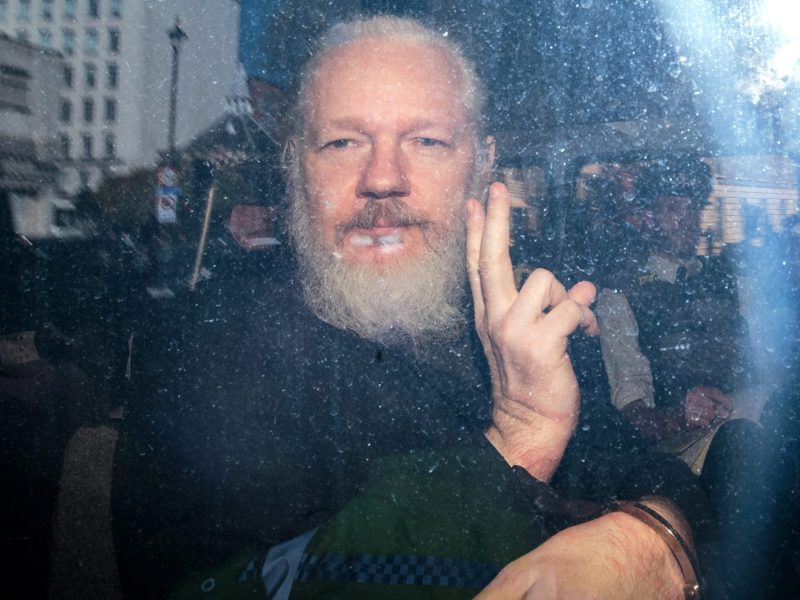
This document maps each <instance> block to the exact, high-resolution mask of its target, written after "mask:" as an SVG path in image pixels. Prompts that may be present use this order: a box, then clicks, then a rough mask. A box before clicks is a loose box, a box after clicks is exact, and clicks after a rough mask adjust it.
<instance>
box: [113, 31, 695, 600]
mask: <svg viewBox="0 0 800 600" xmlns="http://www.w3.org/2000/svg"><path fill="white" fill-rule="evenodd" d="M298 98H299V100H298V102H297V109H296V113H295V120H296V127H295V135H294V136H293V137H292V139H291V141H290V145H289V161H288V162H289V165H288V170H289V184H290V185H289V192H290V196H291V198H290V202H291V215H290V230H291V237H292V243H293V247H294V249H295V253H296V255H297V263H298V264H297V276H296V279H293V280H292V281H291V282H290V284H289V285H286V286H281V285H276V284H274V283H271V282H269V281H261V282H253V283H252V285H251V286H248V287H247V289H241V290H219V291H218V292H217V293H216V294H215V293H214V292H208V294H207V297H206V298H205V301H204V302H203V304H202V306H203V308H202V309H201V311H200V315H198V323H199V325H198V327H197V328H196V331H194V332H193V334H192V337H191V338H190V340H188V341H187V342H186V343H185V344H184V345H183V347H182V349H181V353H180V355H179V357H178V360H180V361H181V363H180V364H181V368H180V369H179V377H178V381H177V383H175V384H174V385H170V386H168V387H165V391H164V393H163V394H161V395H160V396H159V397H158V398H156V399H155V401H154V402H152V403H150V404H143V405H141V406H138V407H136V408H135V409H132V410H131V411H130V412H129V414H127V415H126V422H125V431H123V435H122V436H121V440H120V448H119V451H118V455H117V462H116V469H117V470H116V473H115V490H114V495H113V508H114V518H115V528H116V529H115V530H116V540H117V542H118V548H119V556H120V566H121V570H122V576H123V584H124V587H125V589H126V591H127V592H128V593H129V594H137V595H138V596H141V597H149V596H159V595H161V594H163V592H164V590H166V589H169V588H170V587H171V586H172V585H174V583H175V582H176V581H178V580H181V579H182V578H183V577H184V576H185V575H186V573H188V572H189V571H191V570H197V569H202V568H203V567H205V566H206V565H209V564H214V563H215V562H218V561H220V560H221V559H224V558H225V557H226V556H228V555H230V554H232V553H234V552H236V551H238V550H240V549H241V548H242V547H244V546H251V547H262V548H263V547H266V546H268V545H270V544H272V543H275V542H281V541H284V540H286V539H289V538H291V537H293V536H296V535H298V534H300V533H303V532H304V531H306V530H308V529H309V528H311V527H314V526H317V525H319V524H320V523H323V522H324V521H325V520H326V519H329V518H330V517H331V516H333V515H335V514H336V513H337V512H338V511H339V510H340V509H341V508H342V507H343V506H344V505H346V504H347V503H348V501H350V500H351V499H352V498H354V497H355V496H357V495H358V494H359V492H361V491H363V489H364V482H365V480H366V479H367V478H368V477H369V472H370V469H371V468H372V467H373V466H374V465H377V464H380V463H381V461H383V460H384V459H387V458H391V457H395V456H402V455H407V454H409V453H434V455H435V454H436V453H439V452H442V453H450V452H453V451H456V452H457V453H458V456H459V460H458V465H459V466H458V468H460V469H465V470H466V472H467V473H472V474H473V475H474V476H478V477H481V478H486V480H487V481H488V480H489V478H491V480H492V481H499V482H502V485H500V487H499V488H498V487H496V486H494V485H489V484H487V485H486V488H487V489H483V490H481V493H487V494H489V495H490V496H491V495H493V494H494V495H496V496H497V497H496V498H494V497H492V501H493V502H495V503H496V505H497V510H498V514H503V511H504V508H503V507H504V506H505V505H506V503H512V498H510V497H507V496H510V495H513V496H514V497H515V498H516V499H517V500H519V498H521V497H524V496H525V493H526V492H525V490H524V489H522V488H524V487H525V486H524V485H521V484H520V483H519V482H518V479H519V477H520V471H521V472H522V473H523V474H524V475H525V477H528V478H529V479H530V480H531V481H534V482H536V484H537V485H538V486H542V485H545V484H548V483H550V484H551V485H552V487H553V489H554V490H556V491H564V492H567V493H569V494H570V495H572V496H573V497H580V498H586V499H589V500H593V501H595V502H605V501H608V500H611V499H618V498H625V499H628V500H631V501H637V499H638V498H640V497H642V496H645V495H647V496H651V495H653V494H658V495H666V496H671V497H672V498H673V499H674V500H678V501H679V502H680V501H682V500H686V499H687V498H688V499H690V500H692V499H694V498H695V496H694V494H695V490H694V488H693V484H692V482H691V478H690V476H689V475H688V474H687V472H686V471H685V470H684V469H683V468H682V466H681V465H679V464H677V463H675V462H670V461H669V459H666V458H665V459H664V461H663V462H659V461H658V460H656V459H652V458H649V459H647V462H648V469H647V470H646V471H643V470H642V469H641V468H640V465H637V463H635V461H633V460H632V458H633V457H632V456H631V455H630V454H627V455H624V456H623V455H621V454H619V453H617V454H616V455H614V451H613V450H614V449H613V448H610V447H609V448H603V449H598V451H597V452H596V453H595V452H594V451H592V454H591V456H589V460H587V459H586V458H585V456H582V457H581V458H579V459H576V460H569V459H568V458H566V457H565V451H566V448H567V444H568V443H570V441H571V440H572V438H573V433H574V432H575V430H576V427H577V424H578V417H579V412H580V411H579V393H578V384H577V381H576V378H575V375H574V373H573V371H572V366H571V364H570V360H569V358H568V356H567V354H566V349H567V342H568V337H569V336H570V335H571V334H572V332H573V331H574V330H575V329H576V328H578V327H582V328H584V329H586V330H587V331H589V332H591V331H592V330H593V329H595V328H596V323H595V321H594V317H593V315H592V313H591V311H590V310H589V309H588V305H589V304H590V303H591V301H592V299H593V294H594V288H593V286H591V284H587V283H583V284H579V285H578V286H576V287H575V288H573V289H572V290H571V291H570V292H569V293H568V292H567V291H566V290H565V289H564V288H563V286H561V284H559V283H558V282H557V281H556V280H555V278H554V277H553V276H552V275H551V274H550V273H547V272H545V271H538V272H536V273H534V274H533V276H532V277H531V278H530V279H529V280H528V282H527V283H526V284H525V285H524V287H523V288H522V289H521V290H520V291H517V289H516V288H515V286H514V282H513V274H512V269H511V262H510V259H509V256H508V228H509V210H510V208H509V197H508V192H507V191H506V189H505V188H504V187H503V186H502V185H500V184H494V185H492V187H491V188H490V191H489V198H488V209H487V211H486V212H485V213H484V208H483V207H482V205H481V203H480V202H479V201H478V200H476V199H475V198H480V197H482V194H481V189H482V186H483V185H485V182H486V181H487V179H488V174H489V171H490V169H491V165H492V162H493V154H494V148H493V141H492V139H491V138H490V137H487V136H486V135H485V133H484V132H483V130H482V122H481V116H482V111H483V92H482V90H481V87H480V83H479V81H478V79H477V76H476V75H475V73H474V69H473V67H472V65H471V64H470V63H469V62H468V61H467V60H466V59H465V58H464V57H463V55H462V53H461V51H460V50H459V49H458V48H457V47H456V46H455V45H454V44H453V43H452V42H451V41H449V40H448V39H447V38H445V37H444V36H441V35H438V34H436V33H434V32H433V31H431V30H428V29H426V28H424V27H422V26H420V25H419V24H418V23H416V22H414V21H411V20H406V19H396V18H389V17H378V18H373V19H369V20H363V21H357V22H354V23H350V24H343V25H340V26H336V27H334V28H333V29H332V30H331V31H330V32H329V33H328V34H327V35H326V36H325V37H324V38H323V39H322V40H321V42H320V45H319V48H318V50H317V52H316V53H315V54H314V56H313V57H312V59H311V60H310V62H309V63H308V65H307V67H306V69H305V70H304V72H303V73H302V74H301V77H300V88H299V94H298ZM465 264H466V265H468V269H467V271H468V274H469V277H468V279H469V284H470V290H471V301H470V299H469V298H468V297H467V296H468V294H467V293H466V291H465V287H466V286H465V283H466V282H465V277H464V265H465ZM298 285H299V289H298ZM470 304H471V305H472V312H473V315H474V323H475V329H476V330H477V334H478V338H479V340H480V341H475V340H474V338H473V337H472V336H471V334H470V333H471V332H470V330H471V326H470V322H471V320H470V318H469V317H468V315H469V311H470V309H469V305H470ZM481 350H482V352H481ZM585 450H586V449H585V448H584V451H585ZM512 466H513V467H514V469H512V468H511V467H512ZM559 469H560V470H559ZM478 486H479V487H480V484H478ZM545 487H546V486H545ZM506 488H507V489H508V490H512V492H509V494H504V493H501V492H500V489H506ZM537 489H538V488H537ZM456 500H458V501H464V502H467V500H468V499H467V498H457V499H456ZM515 503H516V500H515ZM532 505H535V502H533V503H532ZM682 506H683V505H682ZM515 510H516V509H515ZM529 510H532V512H531V519H541V518H542V515H541V514H539V513H538V510H539V509H531V508H530V507H529ZM653 512H654V513H657V516H656V517H653V516H652V514H651V513H653ZM659 519H661V520H663V521H664V523H667V525H664V524H663V523H660V521H659ZM677 531H681V532H682V537H683V542H682V543H676V542H674V540H675V535H674V534H675V533H676V532H677ZM454 533H455V532H454ZM553 534H554V535H553ZM670 536H672V537H670ZM679 537H680V536H679ZM690 538H691V532H690V531H689V530H688V528H687V526H686V524H685V523H684V522H683V518H682V516H681V514H680V512H679V510H678V509H677V508H676V506H675V505H674V504H671V503H669V502H668V501H666V500H664V499H658V498H655V499H654V498H650V499H648V500H642V501H640V502H639V501H637V502H636V504H635V505H634V504H627V505H624V506H622V507H621V509H620V510H616V509H614V510H611V511H610V512H608V513H607V514H603V515H601V516H599V517H597V518H595V519H594V520H591V521H589V522H586V523H583V524H580V525H577V526H574V527H568V528H566V529H563V530H562V531H560V532H558V530H551V531H549V532H548V534H547V535H540V536H539V537H533V538H531V539H532V540H534V541H531V545H530V546H529V547H526V548H525V549H526V550H531V552H530V553H528V554H526V555H525V556H523V557H522V558H520V560H519V561H516V562H514V563H513V564H512V565H510V566H509V567H508V568H507V569H505V570H504V571H503V572H502V573H501V574H500V575H499V577H498V578H497V579H496V580H495V581H494V582H493V583H492V584H491V585H490V586H489V587H488V588H487V590H486V591H485V592H484V593H485V597H487V598H493V597H497V598H512V597H522V596H524V595H525V594H526V593H528V592H530V593H533V594H536V597H555V596H556V595H558V596H559V597H561V596H562V595H563V596H564V597H586V595H588V594H591V595H592V597H597V598H646V597H658V598H681V597H684V592H685V589H684V588H685V587H686V586H688V587H686V590H689V589H690V588H691V589H692V590H693V589H694V581H693V579H692V578H693V577H694V573H693V569H694V567H693V566H692V565H691V560H690V556H691V554H692V550H691V548H690V544H691V542H690V541H689V540H690ZM667 539H669V540H670V542H669V543H668V542H667V541H665V540H667ZM515 556H519V554H517V555H515ZM654 564H657V565H659V568H653V565H654ZM500 566H502V565H498V568H499V567H500ZM475 591H477V590H475ZM686 593H687V594H688V593H689V591H686ZM692 593H694V592H692ZM686 597H694V596H686Z"/></svg>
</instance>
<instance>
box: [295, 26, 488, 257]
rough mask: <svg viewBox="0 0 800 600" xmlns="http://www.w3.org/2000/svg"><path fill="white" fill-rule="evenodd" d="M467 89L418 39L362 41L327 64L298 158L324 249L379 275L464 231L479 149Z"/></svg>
mask: <svg viewBox="0 0 800 600" xmlns="http://www.w3.org/2000/svg"><path fill="white" fill-rule="evenodd" d="M461 84H462V82H461V81H459V73H458V71H456V70H455V69H454V68H453V66H452V65H451V64H450V63H449V61H448V60H447V57H446V55H445V54H444V53H443V52H442V51H441V50H438V49H436V48H432V47H430V46H425V45H420V44H416V43H412V42H402V41H396V40H391V41H387V40H380V41H379V40H371V39H364V40H360V41H357V42H354V43H351V44H349V45H346V46H344V47H342V48H338V49H335V50H333V51H332V52H330V54H329V55H328V56H327V57H326V58H325V59H324V60H323V62H322V64H321V65H320V68H319V69H318V71H317V74H316V76H315V78H314V80H313V82H312V85H311V87H310V91H309V96H308V102H307V114H306V132H305V136H304V140H303V142H302V145H301V147H300V152H301V164H302V178H303V181H304V184H305V196H306V198H307V201H308V202H309V203H310V206H309V209H310V210H309V213H310V215H311V220H312V223H311V225H312V227H313V228H314V229H315V231H316V234H317V235H318V239H319V243H320V244H321V246H322V247H323V248H324V249H325V251H327V252H330V253H331V254H333V255H334V256H336V257H337V259H338V260H340V261H343V262H344V263H345V264H348V265H350V266H361V267H367V268H369V269H371V270H374V271H378V272H380V271H383V270H385V269H386V268H389V267H392V266H396V265H402V264H405V263H406V262H408V261H409V260H413V259H414V258H419V257H420V256H422V255H423V254H424V253H425V252H426V250H427V249H429V247H430V246H431V241H432V236H434V237H435V236H441V235H444V234H446V233H447V232H449V231H451V230H453V229H454V228H456V227H463V215H462V214H461V213H462V212H463V211H464V202H465V200H466V198H467V195H468V188H469V185H470V181H471V177H472V175H473V169H474V159H475V156H474V151H475V150H474V132H473V131H472V129H471V128H470V127H469V125H468V121H467V115H466V113H465V108H464V106H463V103H462V101H461V97H462V95H461V93H460V87H461Z"/></svg>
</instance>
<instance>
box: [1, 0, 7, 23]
mask: <svg viewBox="0 0 800 600" xmlns="http://www.w3.org/2000/svg"><path fill="white" fill-rule="evenodd" d="M7 18H8V0H0V23H5V22H6V19H7Z"/></svg>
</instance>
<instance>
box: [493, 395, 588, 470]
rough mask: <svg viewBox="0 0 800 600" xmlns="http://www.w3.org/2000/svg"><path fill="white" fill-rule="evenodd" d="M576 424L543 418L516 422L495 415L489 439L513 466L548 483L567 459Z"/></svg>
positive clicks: (574, 420) (530, 418) (536, 417)
mask: <svg viewBox="0 0 800 600" xmlns="http://www.w3.org/2000/svg"><path fill="white" fill-rule="evenodd" d="M576 420H577V418H566V419H563V420H552V419H548V418H547V417H544V416H541V415H534V416H528V417H527V418H525V419H515V418H514V417H512V416H509V415H508V414H506V413H499V414H498V411H495V414H494V415H493V424H492V425H491V426H489V428H488V429H487V430H486V438H487V439H488V440H489V441H490V442H491V443H492V445H493V446H494V447H495V449H496V450H497V451H498V452H499V453H500V454H501V455H502V457H503V458H504V459H505V461H506V462H507V463H508V464H509V465H512V466H519V467H522V468H523V469H525V470H526V471H527V472H528V473H530V474H531V475H532V476H533V477H535V478H536V479H538V480H540V481H544V482H548V481H550V479H551V478H552V476H553V473H555V471H556V469H557V468H558V465H559V463H560V462H561V458H562V457H563V456H564V450H565V449H566V447H567V444H568V443H569V440H570V438H571V437H572V434H573V432H574V431H575V422H576Z"/></svg>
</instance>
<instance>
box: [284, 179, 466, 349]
mask: <svg viewBox="0 0 800 600" xmlns="http://www.w3.org/2000/svg"><path fill="white" fill-rule="evenodd" d="M291 171H292V173H290V182H289V190H288V193H289V195H290V214H289V232H290V237H291V241H292V244H293V246H294V250H295V253H296V255H297V258H298V262H299V266H300V274H301V278H302V285H303V292H304V298H305V301H306V304H307V305H308V307H309V308H310V309H311V310H312V311H313V312H314V314H316V315H317V316H318V317H319V318H320V319H322V320H323V321H326V322H327V323H330V324H331V325H333V326H335V327H338V328H340V329H347V330H350V331H353V332H354V333H356V334H357V335H359V336H360V337H363V338H366V339H369V340H373V341H376V342H379V343H382V344H385V345H390V346H404V347H409V348H410V349H412V350H413V351H415V352H416V351H419V350H421V349H423V348H424V346H425V345H428V344H432V343H436V342H441V341H445V340H451V339H454V338H455V337H456V336H457V335H458V334H459V332H460V331H461V330H462V329H463V327H464V325H465V323H466V316H465V314H464V293H465V288H464V282H465V271H466V249H465V241H466V219H465V217H464V216H463V211H454V214H455V215H456V217H455V218H456V219H457V222H455V223H452V224H447V226H444V225H441V224H440V225H432V224H429V225H427V226H426V227H425V228H424V229H423V232H424V237H425V241H426V244H427V250H426V251H425V252H424V254H423V255H422V256H419V257H415V258H410V259H406V260H403V261H402V262H400V261H398V263H397V264H396V265H394V266H390V267H388V268H386V269H384V270H383V271H377V270H376V269H374V268H371V267H369V266H366V265H348V264H346V263H345V262H343V261H342V260H341V259H340V258H339V257H338V256H337V255H335V254H334V253H332V252H331V251H329V250H326V249H325V248H323V247H322V245H321V244H320V242H319V237H320V236H319V235H318V234H317V232H316V230H315V228H314V226H313V223H312V218H311V215H310V211H309V206H310V202H309V201H308V199H307V197H306V194H305V190H304V187H303V184H302V182H301V181H300V177H299V176H297V174H296V171H299V169H297V168H293V169H291ZM394 201H396V202H399V201H398V200H394ZM374 202H384V200H376V201H374Z"/></svg>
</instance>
